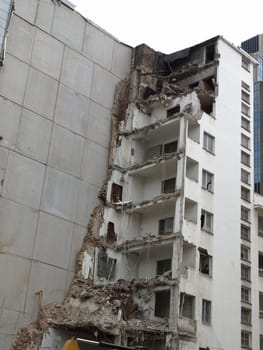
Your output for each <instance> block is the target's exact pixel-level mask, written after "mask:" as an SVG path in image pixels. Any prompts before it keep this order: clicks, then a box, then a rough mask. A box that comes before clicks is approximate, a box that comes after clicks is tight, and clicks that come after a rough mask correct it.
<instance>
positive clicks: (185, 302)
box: [180, 293, 195, 320]
mask: <svg viewBox="0 0 263 350" xmlns="http://www.w3.org/2000/svg"><path fill="white" fill-rule="evenodd" d="M194 307H195V297H194V296H192V295H189V294H185V293H181V295H180V316H183V317H186V318H190V319H192V320H193V319H194Z"/></svg>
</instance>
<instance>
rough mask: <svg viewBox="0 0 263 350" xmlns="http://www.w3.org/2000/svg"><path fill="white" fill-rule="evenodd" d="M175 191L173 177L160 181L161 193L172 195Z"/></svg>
mask: <svg viewBox="0 0 263 350" xmlns="http://www.w3.org/2000/svg"><path fill="white" fill-rule="evenodd" d="M174 191H175V177H173V178H171V179H167V180H164V181H162V193H173V192H174Z"/></svg>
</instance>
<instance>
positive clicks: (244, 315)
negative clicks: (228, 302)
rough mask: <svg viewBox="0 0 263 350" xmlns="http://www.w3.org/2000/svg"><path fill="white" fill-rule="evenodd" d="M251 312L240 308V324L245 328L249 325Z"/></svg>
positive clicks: (248, 309) (242, 307) (246, 308)
mask: <svg viewBox="0 0 263 350" xmlns="http://www.w3.org/2000/svg"><path fill="white" fill-rule="evenodd" d="M251 319H252V310H251V309H250V308H248V307H244V306H241V323H242V324H244V325H247V326H250V325H251Z"/></svg>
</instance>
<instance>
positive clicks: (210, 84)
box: [203, 76, 215, 91]
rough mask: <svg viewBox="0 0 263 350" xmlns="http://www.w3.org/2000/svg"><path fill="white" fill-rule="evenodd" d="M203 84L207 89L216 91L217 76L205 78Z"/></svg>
mask: <svg viewBox="0 0 263 350" xmlns="http://www.w3.org/2000/svg"><path fill="white" fill-rule="evenodd" d="M203 86H204V89H205V90H210V91H215V78H214V76H211V77H208V78H206V79H203Z"/></svg>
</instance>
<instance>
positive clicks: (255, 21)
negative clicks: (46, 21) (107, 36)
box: [71, 0, 263, 53]
mask: <svg viewBox="0 0 263 350" xmlns="http://www.w3.org/2000/svg"><path fill="white" fill-rule="evenodd" d="M71 2H72V3H75V4H76V5H77V8H76V10H78V11H79V12H81V13H82V14H83V15H84V16H85V17H87V18H88V19H89V20H91V21H93V22H95V23H96V24H97V25H99V26H100V27H102V28H103V29H105V30H107V31H108V32H109V33H111V34H112V35H114V36H115V37H117V38H118V39H119V40H121V41H122V42H124V43H126V44H128V45H131V46H136V45H139V44H141V43H146V44H148V45H149V46H151V47H152V48H154V49H155V50H159V51H162V52H164V53H170V52H173V51H177V50H180V49H183V48H185V47H188V46H191V45H194V44H197V43H199V42H202V41H204V40H206V39H209V38H212V37H213V36H216V35H218V34H219V35H223V36H224V37H225V38H226V39H228V40H229V41H230V42H232V43H233V44H235V45H236V46H239V45H240V42H241V41H242V40H246V39H248V38H250V37H252V36H254V35H256V34H259V33H263V0H248V1H245V0H217V1H215V0H162V1H160V0H159V1H157V0H132V1H125V0H112V1H111V0H71Z"/></svg>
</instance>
